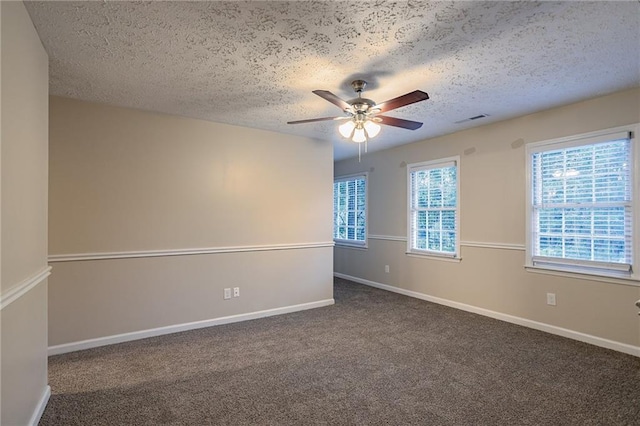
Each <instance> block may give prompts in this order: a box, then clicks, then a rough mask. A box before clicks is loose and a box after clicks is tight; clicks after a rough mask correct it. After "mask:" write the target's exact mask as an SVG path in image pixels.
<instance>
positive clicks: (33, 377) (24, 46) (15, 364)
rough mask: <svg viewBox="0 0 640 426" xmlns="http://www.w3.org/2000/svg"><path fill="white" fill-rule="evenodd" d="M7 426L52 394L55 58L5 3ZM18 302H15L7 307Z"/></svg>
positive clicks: (23, 419)
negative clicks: (51, 69)
mask: <svg viewBox="0 0 640 426" xmlns="http://www.w3.org/2000/svg"><path fill="white" fill-rule="evenodd" d="M0 11H1V13H0V15H1V20H2V24H1V32H2V36H1V43H2V49H1V51H2V74H1V75H2V110H1V111H2V142H1V143H2V144H1V155H0V157H1V164H2V166H1V178H2V190H1V211H2V213H1V226H0V228H1V240H2V244H1V245H2V249H1V255H2V257H1V259H0V260H1V266H0V269H1V280H0V281H1V284H0V290H1V295H2V302H3V303H2V305H3V308H2V311H1V315H0V318H1V324H2V325H1V328H2V336H1V343H2V350H1V358H2V369H1V384H2V395H1V399H2V403H1V409H2V413H1V421H0V423H2V424H3V425H25V424H27V423H28V422H29V421H30V419H32V416H33V415H34V413H36V412H37V410H38V407H39V404H40V401H41V400H42V398H43V396H44V395H46V393H45V392H46V391H47V282H46V279H44V280H42V281H40V282H38V283H37V284H36V285H35V286H33V287H32V288H30V289H29V290H28V291H26V292H25V293H24V294H22V295H21V296H20V297H19V298H9V296H10V295H12V294H17V293H16V291H18V290H20V289H26V288H27V287H28V286H24V284H27V283H29V282H30V280H31V278H34V277H36V276H38V275H40V276H43V275H42V274H41V273H42V272H43V271H46V267H47V155H48V154H47V137H48V136H47V135H48V127H47V126H48V94H47V92H48V58H47V54H46V53H45V51H44V49H43V47H42V45H41V43H40V40H39V38H38V35H37V33H36V31H35V29H34V28H33V25H32V23H31V19H30V18H29V15H28V14H27V12H26V10H25V8H24V5H23V4H22V2H0ZM9 300H12V301H11V303H9V302H8V301H9Z"/></svg>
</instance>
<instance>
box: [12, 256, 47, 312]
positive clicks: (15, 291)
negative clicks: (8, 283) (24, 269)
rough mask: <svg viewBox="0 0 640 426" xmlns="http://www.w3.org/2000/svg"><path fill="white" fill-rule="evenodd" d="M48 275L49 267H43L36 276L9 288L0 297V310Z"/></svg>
mask: <svg viewBox="0 0 640 426" xmlns="http://www.w3.org/2000/svg"><path fill="white" fill-rule="evenodd" d="M49 275H51V266H45V267H44V268H43V269H41V270H40V271H38V272H37V273H36V274H34V275H32V276H30V277H28V278H27V279H25V280H23V281H22V282H20V283H18V284H16V285H14V286H13V287H11V288H10V289H9V290H7V291H5V292H4V294H2V295H0V310H2V309H4V308H6V307H7V306H9V305H10V304H11V302H14V301H16V300H18V299H19V298H20V297H21V296H23V295H24V294H26V293H27V292H28V291H29V290H31V289H32V288H34V287H35V286H37V285H38V284H40V283H41V282H42V281H43V280H44V279H45V278H47V277H48V276H49Z"/></svg>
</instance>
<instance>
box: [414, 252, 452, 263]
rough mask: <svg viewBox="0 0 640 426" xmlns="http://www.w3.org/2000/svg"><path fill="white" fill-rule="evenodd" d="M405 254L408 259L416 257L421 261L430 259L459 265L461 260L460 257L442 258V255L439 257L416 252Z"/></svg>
mask: <svg viewBox="0 0 640 426" xmlns="http://www.w3.org/2000/svg"><path fill="white" fill-rule="evenodd" d="M405 254H406V255H407V256H408V257H418V258H420V257H421V258H423V259H431V260H441V261H444V262H454V263H460V262H462V258H461V257H457V256H456V257H453V256H444V255H439V254H434V253H420V252H417V251H407V252H405Z"/></svg>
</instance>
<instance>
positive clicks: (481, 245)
mask: <svg viewBox="0 0 640 426" xmlns="http://www.w3.org/2000/svg"><path fill="white" fill-rule="evenodd" d="M460 245H461V246H463V247H477V248H489V249H497V250H520V251H525V246H524V244H507V243H493V242H487V243H485V242H481V241H460Z"/></svg>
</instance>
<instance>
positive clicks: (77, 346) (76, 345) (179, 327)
mask: <svg viewBox="0 0 640 426" xmlns="http://www.w3.org/2000/svg"><path fill="white" fill-rule="evenodd" d="M334 303H335V301H334V300H333V299H325V300H319V301H317V302H309V303H302V304H299V305H292V306H284V307H282V308H274V309H267V310H264V311H257V312H249V313H246V314H238V315H230V316H227V317H220V318H213V319H208V320H203V321H194V322H188V323H184V324H176V325H169V326H166V327H158V328H152V329H149V330H140V331H133V332H130V333H123V334H116V335H113V336H105V337H98V338H96V339H88V340H81V341H79V342H71V343H64V344H62V345H55V346H49V351H48V353H49V356H51V355H59V354H64V353H67V352H74V351H81V350H84V349H91V348H97V347H99V346H106V345H113V344H116V343H123V342H130V341H132V340H140V339H146V338H147V337H155V336H162V335H164V334H171V333H178V332H181V331H188V330H195V329H198V328H205V327H211V326H214V325H222V324H230V323H234V322H240V321H247V320H252V319H258V318H266V317H271V316H274V315H282V314H288V313H291V312H297V311H304V310H306V309H313V308H321V307H323V306H329V305H333V304H334Z"/></svg>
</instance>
